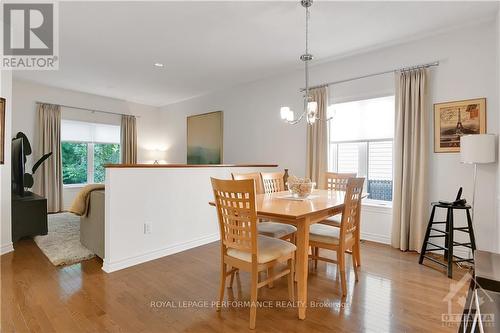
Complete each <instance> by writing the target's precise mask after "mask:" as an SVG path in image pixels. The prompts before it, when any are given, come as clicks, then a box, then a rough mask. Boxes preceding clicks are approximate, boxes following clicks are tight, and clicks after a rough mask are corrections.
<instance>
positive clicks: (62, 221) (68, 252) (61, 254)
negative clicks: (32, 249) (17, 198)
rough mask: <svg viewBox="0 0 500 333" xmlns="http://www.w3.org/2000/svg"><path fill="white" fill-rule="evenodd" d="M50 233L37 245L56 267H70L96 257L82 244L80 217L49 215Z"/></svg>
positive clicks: (42, 237) (40, 237)
mask: <svg viewBox="0 0 500 333" xmlns="http://www.w3.org/2000/svg"><path fill="white" fill-rule="evenodd" d="M48 229H49V232H48V234H47V235H45V236H36V237H35V243H36V244H37V245H38V247H39V248H40V250H42V252H43V253H44V254H45V256H46V257H47V258H49V260H50V262H51V263H52V264H54V265H55V266H61V265H70V264H74V263H77V262H80V261H83V260H87V259H91V258H93V257H94V256H95V255H94V254H93V253H92V252H90V251H89V250H88V249H87V248H86V247H85V246H83V245H82V244H81V243H80V217H79V216H77V215H74V214H72V213H59V214H49V216H48Z"/></svg>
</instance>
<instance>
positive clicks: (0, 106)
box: [0, 97, 5, 164]
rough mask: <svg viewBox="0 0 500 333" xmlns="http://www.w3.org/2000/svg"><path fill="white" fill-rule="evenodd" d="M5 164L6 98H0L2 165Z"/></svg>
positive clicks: (0, 160)
mask: <svg viewBox="0 0 500 333" xmlns="http://www.w3.org/2000/svg"><path fill="white" fill-rule="evenodd" d="M4 163H5V98H3V97H0V164H4Z"/></svg>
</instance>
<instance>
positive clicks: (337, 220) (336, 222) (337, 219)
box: [321, 214, 342, 228]
mask: <svg viewBox="0 0 500 333" xmlns="http://www.w3.org/2000/svg"><path fill="white" fill-rule="evenodd" d="M321 223H323V224H327V225H330V226H332V227H337V228H340V224H341V223H342V214H338V215H334V216H331V217H329V218H327V219H326V220H323V221H321Z"/></svg>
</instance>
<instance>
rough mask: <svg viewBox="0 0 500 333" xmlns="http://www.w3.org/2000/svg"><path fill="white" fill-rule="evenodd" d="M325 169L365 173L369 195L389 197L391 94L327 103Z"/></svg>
mask: <svg viewBox="0 0 500 333" xmlns="http://www.w3.org/2000/svg"><path fill="white" fill-rule="evenodd" d="M328 114H329V115H328V116H329V117H331V120H330V121H329V125H328V138H329V149H328V169H329V171H331V172H339V173H356V174H357V175H358V177H365V178H366V181H365V190H366V191H367V192H368V193H369V197H368V199H371V200H382V201H392V149H393V138H394V96H386V97H379V98H371V99H364V100H358V101H352V102H346V103H337V104H333V105H330V106H329V107H328Z"/></svg>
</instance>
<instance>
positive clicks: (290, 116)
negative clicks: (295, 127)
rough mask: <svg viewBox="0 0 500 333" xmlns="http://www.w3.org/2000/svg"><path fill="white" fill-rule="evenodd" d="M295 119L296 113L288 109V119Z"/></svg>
mask: <svg viewBox="0 0 500 333" xmlns="http://www.w3.org/2000/svg"><path fill="white" fill-rule="evenodd" d="M294 120H295V114H294V113H293V111H292V110H288V114H287V117H286V121H294Z"/></svg>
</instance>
